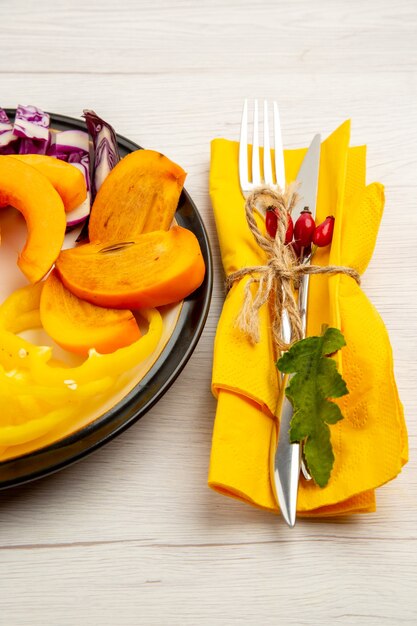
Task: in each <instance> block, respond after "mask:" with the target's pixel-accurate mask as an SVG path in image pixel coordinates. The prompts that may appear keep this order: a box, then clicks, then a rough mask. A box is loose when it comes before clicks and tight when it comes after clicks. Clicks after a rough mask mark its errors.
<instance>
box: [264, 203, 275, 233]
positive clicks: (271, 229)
mask: <svg viewBox="0 0 417 626" xmlns="http://www.w3.org/2000/svg"><path fill="white" fill-rule="evenodd" d="M265 226H266V232H267V233H268V235H269V236H270V237H272V239H275V235H276V234H277V228H278V218H277V216H276V215H275V213H274V211H273V210H272V209H268V210H267V212H266V216H265Z"/></svg>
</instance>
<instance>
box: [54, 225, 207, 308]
mask: <svg viewBox="0 0 417 626" xmlns="http://www.w3.org/2000/svg"><path fill="white" fill-rule="evenodd" d="M56 269H57V272H58V273H59V275H60V277H61V280H62V282H63V283H64V285H65V286H66V287H67V289H69V290H70V291H72V293H74V294H75V295H76V296H78V297H79V298H82V299H83V300H87V301H88V302H91V303H93V304H98V305H100V306H108V307H113V308H128V309H139V308H143V307H158V306H162V305H164V304H171V303H173V302H179V301H180V300H182V299H183V298H185V297H186V296H188V295H189V294H190V293H192V292H193V291H194V290H195V289H197V287H199V286H200V285H201V283H202V282H203V279H204V273H205V265H204V260H203V257H202V254H201V250H200V246H199V243H198V241H197V238H196V237H195V235H194V234H193V233H192V232H191V231H189V230H187V229H186V228H182V227H181V226H174V227H172V228H171V229H170V230H168V231H153V232H151V233H145V234H143V235H139V236H138V237H137V238H136V240H130V241H127V242H117V241H113V242H112V243H109V244H107V245H103V244H102V243H90V244H86V245H83V246H79V247H78V248H72V249H70V250H63V251H62V252H61V254H60V255H59V257H58V259H57V261H56Z"/></svg>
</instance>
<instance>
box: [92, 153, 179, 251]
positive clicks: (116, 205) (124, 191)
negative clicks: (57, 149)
mask: <svg viewBox="0 0 417 626" xmlns="http://www.w3.org/2000/svg"><path fill="white" fill-rule="evenodd" d="M185 177H186V173H185V172H184V170H183V169H182V168H181V167H180V166H179V165H177V164H176V163H174V162H173V161H171V160H170V159H168V158H167V157H166V156H164V155H163V154H160V153H159V152H155V151H154V150H136V151H135V152H131V153H130V154H128V155H127V156H125V157H124V158H123V159H122V160H121V161H119V163H118V164H117V165H116V166H115V167H114V168H113V169H112V171H111V172H110V174H108V176H107V178H106V179H105V180H104V182H103V184H102V186H101V187H100V189H99V190H98V193H97V195H96V197H95V200H94V203H93V206H92V208H91V215H90V222H89V230H88V232H89V239H90V241H91V242H93V243H94V242H101V243H107V242H111V241H128V240H131V239H136V237H137V236H138V235H141V234H142V233H147V232H151V231H153V230H168V228H169V227H170V226H171V224H172V220H173V219H174V215H175V211H176V209H177V206H178V200H179V197H180V194H181V190H182V187H183V185H184V180H185Z"/></svg>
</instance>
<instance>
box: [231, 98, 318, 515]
mask: <svg viewBox="0 0 417 626" xmlns="http://www.w3.org/2000/svg"><path fill="white" fill-rule="evenodd" d="M263 108H264V113H263V148H264V150H263V178H262V176H261V167H260V157H259V130H258V127H259V110H258V101H257V100H255V102H254V113H253V141H252V163H251V180H250V174H249V161H248V101H247V100H245V102H244V105H243V113H242V124H241V132H240V142H239V182H240V187H241V190H242V193H243V195H244V196H245V197H246V196H247V195H248V194H249V193H250V192H251V191H252V190H253V189H254V188H255V187H257V186H259V185H261V184H266V185H269V186H271V187H272V188H273V189H279V190H281V191H283V190H284V189H285V182H286V180H285V164H284V150H283V143H282V133H281V120H280V115H279V109H278V105H277V103H276V102H275V101H274V102H273V125H274V128H273V137H274V165H275V180H274V175H273V168H272V162H273V160H272V156H271V145H270V139H269V137H270V133H269V107H268V102H267V101H266V100H265V101H264V107H263ZM258 212H260V211H258ZM263 217H265V216H263ZM281 325H282V331H281V332H282V338H283V340H284V341H285V343H290V342H291V326H290V322H289V318H288V314H287V311H286V310H285V309H284V310H283V313H282V323H281ZM295 451H296V448H295V447H294V450H293V453H295ZM301 470H302V473H303V475H304V477H305V479H306V480H311V476H310V474H309V472H308V470H307V467H306V466H305V463H304V460H303V458H302V457H301ZM287 521H288V520H287Z"/></svg>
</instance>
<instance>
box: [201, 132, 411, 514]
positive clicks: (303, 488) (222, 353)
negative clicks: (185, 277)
mask: <svg viewBox="0 0 417 626" xmlns="http://www.w3.org/2000/svg"><path fill="white" fill-rule="evenodd" d="M349 137H350V122H345V123H344V124H342V126H340V127H339V128H338V129H337V130H336V131H335V132H334V133H333V134H332V135H331V136H330V137H328V139H326V141H324V142H323V144H322V151H321V158H320V174H319V190H318V204H317V220H316V221H317V223H320V222H321V221H323V220H324V219H325V218H326V217H327V215H334V216H335V218H336V220H335V230H334V235H333V241H332V245H331V249H330V251H329V250H328V249H327V248H326V249H321V250H319V251H318V252H317V253H316V255H315V257H314V264H325V265H327V264H329V263H330V264H335V265H345V266H350V267H353V268H354V269H356V270H357V271H358V272H359V273H360V274H362V273H363V272H364V271H365V269H366V267H367V265H368V263H369V261H370V259H371V256H372V252H373V249H374V246H375V241H376V236H377V232H378V227H379V223H380V220H381V216H382V211H383V206H384V191H383V187H382V185H380V184H378V183H373V184H371V185H368V186H366V185H365V174H366V148H365V146H360V147H355V148H350V147H349ZM305 153H306V150H305V149H302V150H286V151H285V168H286V174H287V182H290V181H293V180H296V177H297V172H298V169H299V167H300V165H301V162H302V160H303V158H304V155H305ZM210 195H211V199H212V204H213V209H214V215H215V220H216V226H217V233H218V238H219V242H220V249H221V255H222V261H223V267H224V270H225V273H226V275H228V274H230V273H232V272H234V271H235V270H237V269H239V268H241V267H244V266H248V265H259V264H260V263H263V262H264V261H265V257H264V253H263V252H262V251H261V250H260V249H259V248H258V246H257V244H256V243H255V240H254V238H253V236H252V234H251V232H250V231H249V228H248V226H247V223H246V218H245V211H244V198H243V196H242V194H241V191H240V188H239V179H238V144H237V143H236V142H231V141H227V140H225V139H215V140H214V141H213V142H212V145H211V170H210ZM247 280H248V278H247V277H245V278H243V279H242V280H241V281H240V282H239V283H235V284H234V285H233V287H232V288H231V289H230V291H229V293H228V294H227V296H226V299H225V302H224V306H223V311H222V314H221V317H220V320H219V324H218V327H217V333H216V339H215V345H214V362H213V378H212V390H213V393H214V395H215V396H216V398H217V400H218V403H217V411H216V418H215V424H214V432H213V442H212V451H211V459H210V470H209V479H208V483H209V486H210V487H212V488H213V489H215V490H216V491H218V492H220V493H223V494H225V495H228V496H231V497H234V498H238V499H240V500H243V501H244V502H248V503H250V504H252V505H254V506H257V507H261V508H264V509H269V510H274V511H277V503H276V501H275V498H274V495H273V491H272V486H271V478H270V469H269V463H270V449H271V446H272V449H275V445H276V440H277V433H278V428H279V425H278V420H277V418H275V407H276V405H277V398H278V394H279V376H278V373H277V369H276V367H275V359H274V351H273V346H272V342H271V333H270V332H269V327H270V318H269V311H268V307H267V306H264V307H263V308H262V309H261V311H260V319H259V328H260V336H261V339H260V342H259V343H258V344H256V345H251V344H250V342H249V341H248V340H247V338H246V337H245V336H244V335H243V333H242V332H241V331H240V330H238V329H237V328H236V327H235V326H234V322H235V319H236V316H237V314H238V312H239V310H240V307H241V305H242V301H243V290H244V286H245V284H246V282H247ZM323 323H327V324H329V325H330V326H334V327H337V328H340V329H341V330H342V332H343V334H344V336H345V339H346V344H347V345H346V347H344V348H343V349H342V350H341V351H340V352H339V353H338V367H339V371H341V373H342V375H343V377H344V379H345V380H346V383H347V386H348V389H349V394H348V395H347V396H345V397H344V398H342V399H340V401H339V405H340V407H341V409H342V413H343V415H344V418H345V419H343V420H342V421H340V422H338V423H337V424H335V425H333V426H331V427H330V429H331V438H332V445H333V450H334V454H335V464H334V467H333V471H332V474H331V477H330V481H329V483H328V485H327V486H326V487H325V488H324V489H320V488H319V487H317V486H316V485H315V484H313V481H310V482H306V481H304V480H303V479H301V481H300V488H299V497H298V514H299V515H306V516H307V515H311V516H313V515H319V516H330V515H340V514H346V513H359V512H369V511H373V510H375V494H374V489H375V488H376V487H379V486H380V485H382V484H383V483H385V482H387V481H389V480H391V479H392V478H394V477H395V476H396V475H397V474H398V473H399V472H400V470H401V467H402V465H403V464H404V463H406V461H407V455H408V448H407V432H406V427H405V423H404V417H403V410H402V405H401V402H400V400H399V397H398V393H397V387H396V384H395V380H394V374H393V362H392V353H391V347H390V343H389V339H388V335H387V332H386V329H385V326H384V324H383V322H382V320H381V318H380V316H379V315H378V313H377V311H376V310H375V308H374V307H373V306H372V304H371V303H370V302H369V300H368V299H367V297H366V296H365V294H364V293H363V291H362V290H361V288H360V287H359V286H358V285H357V283H356V282H355V281H354V280H353V279H352V278H350V277H348V276H345V275H341V274H338V275H335V276H331V277H329V276H328V275H323V274H322V275H313V276H311V277H310V291H309V302H308V324H307V334H308V335H318V334H320V332H321V326H322V324H323Z"/></svg>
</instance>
